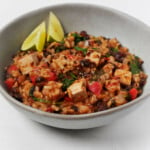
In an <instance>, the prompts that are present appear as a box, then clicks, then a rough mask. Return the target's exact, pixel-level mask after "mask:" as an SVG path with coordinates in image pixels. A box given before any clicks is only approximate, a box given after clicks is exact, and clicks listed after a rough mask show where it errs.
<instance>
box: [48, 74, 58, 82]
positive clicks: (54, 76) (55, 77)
mask: <svg viewBox="0 0 150 150" xmlns="http://www.w3.org/2000/svg"><path fill="white" fill-rule="evenodd" d="M47 80H48V81H56V80H57V76H56V74H55V73H54V72H50V73H49V77H48V78H47Z"/></svg>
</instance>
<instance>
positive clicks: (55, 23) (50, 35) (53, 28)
mask: <svg viewBox="0 0 150 150" xmlns="http://www.w3.org/2000/svg"><path fill="white" fill-rule="evenodd" d="M63 38H64V31H63V27H62V25H61V23H60V21H59V19H58V18H57V17H56V15H55V14H54V13H53V12H50V13H49V22H48V32H47V41H48V42H50V41H53V40H54V41H58V42H60V41H62V40H63Z"/></svg>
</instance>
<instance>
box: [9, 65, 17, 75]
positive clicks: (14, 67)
mask: <svg viewBox="0 0 150 150" xmlns="http://www.w3.org/2000/svg"><path fill="white" fill-rule="evenodd" d="M17 69H18V68H17V66H16V65H10V66H9V67H8V69H7V73H9V74H11V72H12V71H15V70H17Z"/></svg>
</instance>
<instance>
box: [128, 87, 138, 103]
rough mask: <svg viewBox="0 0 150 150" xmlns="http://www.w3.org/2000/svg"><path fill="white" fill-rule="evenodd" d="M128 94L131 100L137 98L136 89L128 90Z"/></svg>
mask: <svg viewBox="0 0 150 150" xmlns="http://www.w3.org/2000/svg"><path fill="white" fill-rule="evenodd" d="M129 94H130V96H131V99H132V100H133V99H135V98H137V95H138V90H137V89H136V88H132V89H130V91H129Z"/></svg>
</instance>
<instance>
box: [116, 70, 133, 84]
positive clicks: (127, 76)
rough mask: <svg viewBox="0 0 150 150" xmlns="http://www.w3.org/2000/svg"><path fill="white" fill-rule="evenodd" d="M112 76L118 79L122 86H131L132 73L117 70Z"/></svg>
mask: <svg viewBox="0 0 150 150" xmlns="http://www.w3.org/2000/svg"><path fill="white" fill-rule="evenodd" d="M114 76H115V77H118V78H120V83H122V84H124V85H130V84H131V78H132V73H131V72H130V71H127V70H123V69H117V70H116V71H115V74H114Z"/></svg>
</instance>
